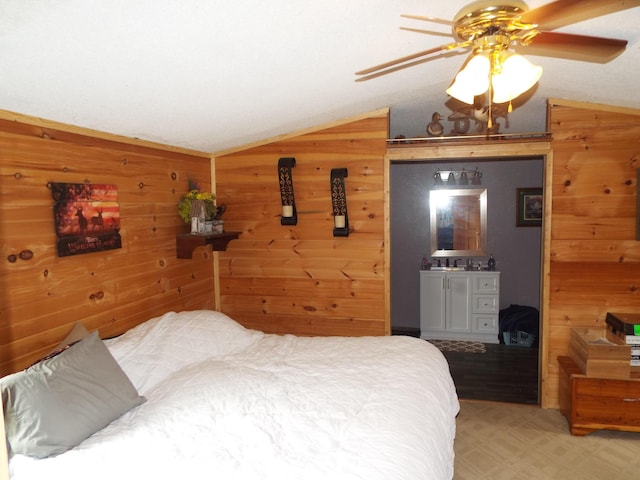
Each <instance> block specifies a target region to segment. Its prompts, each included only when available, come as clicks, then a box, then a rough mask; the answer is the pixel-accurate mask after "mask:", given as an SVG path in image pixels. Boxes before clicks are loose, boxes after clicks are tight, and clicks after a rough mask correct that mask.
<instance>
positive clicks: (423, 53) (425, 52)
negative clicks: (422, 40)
mask: <svg viewBox="0 0 640 480" xmlns="http://www.w3.org/2000/svg"><path fill="white" fill-rule="evenodd" d="M467 46H469V43H468V42H466V43H449V44H447V45H440V46H439V47H435V48H430V49H429V50H423V51H421V52H418V53H413V54H411V55H407V56H405V57H400V58H396V59H395V60H391V61H389V62H385V63H381V64H380V65H376V66H375V67H370V68H366V69H364V70H360V71H358V72H356V75H368V74H370V73H374V72H377V71H379V70H384V69H385V68H389V67H393V66H395V65H398V64H401V63H405V62H408V61H410V60H415V59H416V58H420V57H424V56H426V55H431V54H432V53H438V52H445V51H447V50H454V49H456V48H459V47H467Z"/></svg>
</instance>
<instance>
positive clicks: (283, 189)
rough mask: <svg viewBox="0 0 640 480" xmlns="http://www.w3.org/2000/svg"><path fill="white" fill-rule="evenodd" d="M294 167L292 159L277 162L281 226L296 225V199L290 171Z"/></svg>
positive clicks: (282, 159)
mask: <svg viewBox="0 0 640 480" xmlns="http://www.w3.org/2000/svg"><path fill="white" fill-rule="evenodd" d="M295 166H296V159H295V158H292V157H287V158H281V159H280V160H278V180H279V182H280V200H281V201H282V216H281V217H280V224H281V225H297V224H298V215H297V211H296V199H295V196H294V194H293V176H292V174H291V169H292V168H293V167H295Z"/></svg>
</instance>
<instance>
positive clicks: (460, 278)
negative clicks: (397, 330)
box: [420, 270, 500, 343]
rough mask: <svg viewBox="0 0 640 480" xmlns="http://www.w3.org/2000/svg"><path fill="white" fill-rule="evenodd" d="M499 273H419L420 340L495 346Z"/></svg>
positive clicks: (496, 339) (427, 271)
mask: <svg viewBox="0 0 640 480" xmlns="http://www.w3.org/2000/svg"><path fill="white" fill-rule="evenodd" d="M499 295H500V272H484V271H432V270H421V271H420V332H421V333H420V335H421V337H422V338H434V339H446V340H475V341H479V342H484V343H498V314H499V309H500V298H499Z"/></svg>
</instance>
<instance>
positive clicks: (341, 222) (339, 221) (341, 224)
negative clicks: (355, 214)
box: [333, 215, 346, 228]
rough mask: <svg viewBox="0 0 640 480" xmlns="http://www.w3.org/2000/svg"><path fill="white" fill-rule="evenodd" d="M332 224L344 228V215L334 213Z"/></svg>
mask: <svg viewBox="0 0 640 480" xmlns="http://www.w3.org/2000/svg"><path fill="white" fill-rule="evenodd" d="M333 224H334V225H335V227H336V228H344V227H345V225H346V217H345V216H344V215H336V216H335V217H334V218H333Z"/></svg>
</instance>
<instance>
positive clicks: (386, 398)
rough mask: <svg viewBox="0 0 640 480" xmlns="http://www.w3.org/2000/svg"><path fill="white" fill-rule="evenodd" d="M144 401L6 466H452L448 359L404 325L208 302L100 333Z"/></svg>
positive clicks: (366, 475)
mask: <svg viewBox="0 0 640 480" xmlns="http://www.w3.org/2000/svg"><path fill="white" fill-rule="evenodd" d="M107 345H108V346H109V349H110V351H111V352H112V354H113V355H114V357H115V358H116V360H117V361H118V362H119V363H120V365H121V366H122V368H123V369H124V371H125V372H126V373H127V375H128V376H129V378H130V379H131V380H132V382H133V383H134V385H135V386H136V387H137V388H138V391H139V393H140V394H141V395H144V396H146V397H147V402H146V403H144V404H142V405H140V406H139V407H136V408H135V409H133V410H132V411H130V412H128V413H126V414H124V415H123V416H121V417H120V418H119V419H117V420H115V421H114V422H112V423H111V424H110V425H108V426H107V427H106V428H104V429H103V430H101V431H100V432H97V433H96V434H94V435H93V436H92V437H90V438H89V439H87V440H85V441H84V442H83V443H81V444H80V445H79V446H77V447H76V448H74V449H72V450H70V451H68V452H65V453H63V454H61V455H59V456H57V457H52V458H47V459H42V460H36V459H32V458H29V457H25V456H21V455H16V456H14V457H13V458H12V459H11V461H10V470H11V478H12V479H14V480H35V479H44V478H49V479H65V480H66V479H70V480H76V479H77V480H80V479H82V480H84V479H87V478H91V479H94V480H100V479H105V480H106V479H109V480H114V479H119V480H128V479H154V480H162V479H172V480H173V479H205V478H207V479H233V480H242V479H278V480H283V479H305V480H307V479H309V480H314V479H363V480H365V479H366V480H376V479H380V480H390V479H391V480H403V479H406V480H412V479H416V480H418V479H419V480H427V479H428V480H440V479H443V480H444V479H447V480H449V479H451V478H453V441H454V437H455V416H456V414H457V413H458V409H459V405H458V399H457V396H456V393H455V388H454V385H453V382H452V380H451V376H450V374H449V368H448V365H447V362H446V360H445V359H444V357H443V355H442V354H441V353H440V351H439V350H438V349H436V348H435V347H433V346H432V345H431V344H429V343H428V342H425V341H424V340H419V339H416V338H411V337H401V336H392V337H295V336H292V335H284V336H279V335H268V334H264V333H261V332H257V331H255V330H248V329H245V328H243V327H242V326H241V325H239V324H238V323H237V322H235V321H233V320H231V319H230V318H228V317H227V316H225V315H223V314H221V313H218V312H212V311H193V312H183V313H174V312H171V313H168V314H166V315H163V316H162V317H158V318H155V319H152V320H149V321H148V322H146V323H144V324H142V325H139V326H138V327H136V328H134V329H132V330H131V331H129V332H127V333H126V334H124V335H122V336H121V337H118V338H117V339H113V340H110V341H108V342H107Z"/></svg>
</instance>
